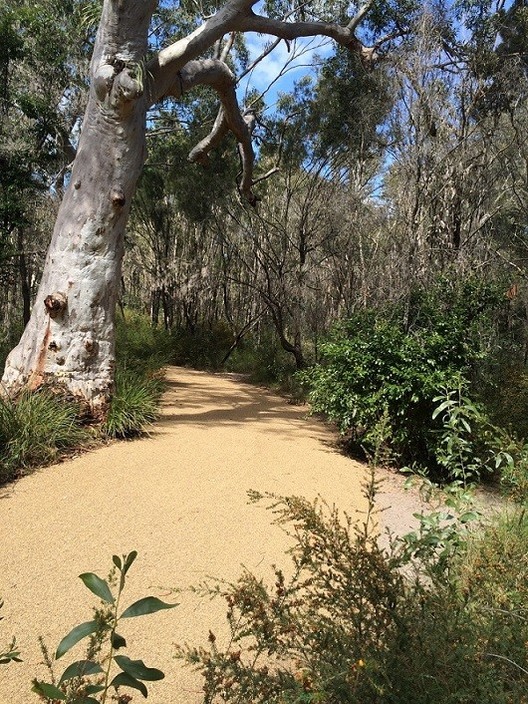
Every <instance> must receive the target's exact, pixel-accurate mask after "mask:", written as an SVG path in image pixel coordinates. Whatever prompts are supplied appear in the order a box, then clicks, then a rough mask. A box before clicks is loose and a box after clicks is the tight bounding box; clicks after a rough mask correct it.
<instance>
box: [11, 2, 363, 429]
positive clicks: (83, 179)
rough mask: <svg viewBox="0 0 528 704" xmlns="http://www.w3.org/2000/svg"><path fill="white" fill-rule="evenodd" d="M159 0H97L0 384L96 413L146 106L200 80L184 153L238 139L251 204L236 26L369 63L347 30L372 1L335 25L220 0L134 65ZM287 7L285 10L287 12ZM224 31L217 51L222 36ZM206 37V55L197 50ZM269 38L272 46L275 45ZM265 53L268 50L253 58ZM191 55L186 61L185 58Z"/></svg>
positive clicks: (107, 393) (104, 386) (111, 362)
mask: <svg viewBox="0 0 528 704" xmlns="http://www.w3.org/2000/svg"><path fill="white" fill-rule="evenodd" d="M158 2H159V0H103V12H102V17H101V21H100V25H99V31H98V33H97V38H96V43H95V48H94V55H93V58H92V63H91V67H90V95H89V102H88V106H87V109H86V114H85V117H84V121H83V127H82V134H81V139H80V142H79V147H78V151H77V155H76V158H75V162H74V166H73V171H72V175H71V182H70V185H69V187H68V189H67V191H66V194H65V196H64V200H63V203H62V205H61V208H60V211H59V214H58V218H57V222H56V225H55V228H54V232H53V238H52V242H51V245H50V248H49V251H48V255H47V258H46V263H45V267H44V273H43V277H42V282H41V285H40V289H39V292H38V295H37V298H36V301H35V304H34V306H33V311H32V314H31V319H30V321H29V323H28V325H27V327H26V330H25V331H24V334H23V336H22V339H21V341H20V343H19V344H18V346H17V347H16V348H15V349H14V350H13V352H11V354H10V355H9V357H8V359H7V363H6V369H5V372H4V376H3V379H2V387H1V388H0V391H4V392H8V393H11V394H16V393H18V392H19V391H20V390H21V389H23V388H36V387H38V386H40V385H42V384H44V383H47V382H50V383H53V384H61V385H62V386H64V387H65V388H66V389H67V390H68V391H69V392H70V393H72V394H74V395H76V396H78V397H79V398H81V399H84V400H85V401H86V402H87V403H88V404H89V405H90V407H91V410H92V413H93V414H94V415H96V416H98V415H99V416H104V414H105V411H106V408H107V406H108V402H109V399H110V397H111V393H112V387H113V380H114V366H115V358H114V315H115V303H116V299H117V288H118V285H119V281H120V269H121V260H122V256H123V235H124V230H125V226H126V222H127V218H128V213H129V209H130V203H131V199H132V196H133V194H134V191H135V187H136V183H137V179H138V177H139V174H140V172H141V167H142V165H143V161H144V158H145V126H146V125H145V122H146V112H147V108H148V107H149V105H151V104H153V103H156V102H157V101H159V100H160V99H162V98H163V97H164V96H167V95H171V96H173V97H175V98H180V97H181V96H182V93H183V92H184V91H185V92H186V91H189V90H191V89H193V88H194V87H196V86H198V85H208V86H210V87H212V88H213V89H214V90H216V92H217V93H218V96H219V99H220V102H221V104H222V106H221V109H220V111H219V113H218V116H217V119H216V120H215V123H214V125H213V128H212V131H211V133H210V134H209V135H208V136H207V137H205V138H204V139H202V141H201V142H200V143H199V144H198V145H196V147H195V148H194V149H193V150H192V151H191V154H190V155H189V159H190V160H191V161H197V162H200V163H206V162H207V155H208V153H209V152H210V150H211V149H213V148H214V147H216V146H217V145H218V144H219V142H220V141H221V140H222V139H223V137H224V136H225V135H226V134H227V132H229V131H231V132H233V134H234V135H235V137H236V139H237V141H238V149H239V154H240V161H241V174H240V178H239V183H238V188H239V191H240V194H241V195H242V196H243V197H244V198H245V199H246V200H247V201H248V202H249V203H251V204H252V205H254V204H255V202H256V198H255V195H254V194H253V191H252V187H253V184H254V181H253V163H254V154H253V149H252V145H251V133H252V127H253V125H254V122H255V117H254V115H253V114H252V113H251V112H248V113H246V114H245V115H244V116H243V115H242V114H241V113H240V110H239V107H238V103H237V99H236V93H235V86H236V79H235V76H234V75H233V73H232V71H231V70H230V68H229V66H228V65H227V63H226V61H227V57H228V54H229V51H230V48H231V47H232V46H233V43H234V36H235V33H236V32H260V33H269V34H272V35H274V36H277V37H281V38H283V39H285V40H291V39H294V38H295V37H300V36H302V37H307V36H315V35H323V36H328V37H332V38H333V39H334V40H335V41H337V42H338V43H340V44H342V45H343V46H346V47H348V48H349V49H350V50H351V51H354V52H356V53H359V54H360V55H361V56H362V57H364V58H368V59H369V60H370V59H371V58H372V56H373V55H374V54H375V52H374V50H373V49H369V48H366V47H363V46H362V45H361V43H360V42H359V41H358V39H357V38H356V36H355V34H354V32H355V30H356V28H357V26H358V24H359V23H360V21H361V20H362V19H363V17H364V16H365V14H366V11H367V10H368V8H369V7H370V5H371V4H372V3H371V2H366V3H365V4H364V5H363V6H362V7H361V8H360V9H359V10H358V13H357V15H356V17H355V18H353V19H351V20H350V22H349V23H348V24H347V26H346V27H340V26H338V25H334V24H331V23H330V24H329V23H326V22H320V21H310V22H306V21H300V22H292V21H280V20H276V19H273V18H270V17H264V16H260V15H258V14H255V13H254V12H253V7H254V6H255V5H257V3H258V0H226V2H224V4H223V6H221V7H220V9H219V10H218V11H217V12H216V13H215V14H214V15H212V16H210V17H208V18H207V19H206V20H205V21H204V22H203V24H201V25H200V26H199V27H197V28H196V29H195V30H194V31H193V32H191V33H190V34H188V35H187V36H186V37H183V38H181V39H178V40H176V41H175V42H174V43H173V44H171V45H169V46H167V47H165V48H164V49H162V50H161V51H159V52H158V54H157V55H155V56H154V57H153V58H152V59H151V60H150V61H149V62H148V64H147V63H146V61H145V57H146V53H147V39H148V28H149V22H150V19H151V16H152V13H153V11H154V9H155V8H156V6H157V4H158ZM290 14H291V13H288V16H290ZM226 34H231V36H230V38H229V40H227V41H226V43H225V47H224V49H225V50H221V48H222V40H223V38H224V36H225V35H226ZM215 44H216V45H217V49H216V50H215V52H214V56H215V58H202V59H199V58H198V57H200V56H203V54H204V53H205V52H207V50H208V49H210V48H211V47H212V46H213V45H215ZM276 44H277V43H275V46H276ZM267 53H269V48H266V49H265V50H264V51H263V54H262V56H265V55H267ZM197 59H198V60H197Z"/></svg>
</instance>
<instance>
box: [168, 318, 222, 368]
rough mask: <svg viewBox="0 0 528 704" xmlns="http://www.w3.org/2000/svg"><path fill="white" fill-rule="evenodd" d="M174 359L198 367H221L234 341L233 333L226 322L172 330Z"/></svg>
mask: <svg viewBox="0 0 528 704" xmlns="http://www.w3.org/2000/svg"><path fill="white" fill-rule="evenodd" d="M171 334H172V361H173V362H174V363H175V364H181V365H182V366H186V365H189V366H192V367H194V368H196V369H219V368H220V367H221V364H222V360H223V358H224V356H225V355H226V353H227V351H228V350H229V348H230V347H231V344H232V342H233V334H232V332H231V331H230V330H229V328H228V327H227V325H225V324H224V323H221V322H219V323H216V324H214V325H211V326H209V327H200V326H197V327H196V328H195V329H193V330H190V329H189V328H178V329H175V330H173V331H172V333H171Z"/></svg>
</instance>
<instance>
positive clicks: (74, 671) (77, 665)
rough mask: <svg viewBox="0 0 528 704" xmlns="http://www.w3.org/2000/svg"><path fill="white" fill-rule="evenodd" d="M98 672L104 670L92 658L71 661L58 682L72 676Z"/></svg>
mask: <svg viewBox="0 0 528 704" xmlns="http://www.w3.org/2000/svg"><path fill="white" fill-rule="evenodd" d="M100 672H104V670H103V668H102V667H101V665H99V664H98V663H96V662H93V661H92V660H77V662H72V664H71V665H69V666H68V667H67V668H66V669H65V670H64V672H63V673H62V677H61V678H60V680H59V684H62V683H63V682H66V680H71V679H73V678H74V677H84V676H89V675H96V674H98V673H100Z"/></svg>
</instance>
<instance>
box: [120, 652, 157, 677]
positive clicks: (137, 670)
mask: <svg viewBox="0 0 528 704" xmlns="http://www.w3.org/2000/svg"><path fill="white" fill-rule="evenodd" d="M114 660H115V661H116V663H117V664H118V665H119V667H120V668H121V669H122V670H123V671H124V672H126V673H127V674H129V675H131V676H132V677H135V678H136V679H138V680H145V681H147V682H155V681H157V680H162V679H163V678H164V677H165V675H164V673H163V672H162V671H161V670H157V669H156V668H155V667H147V666H146V665H145V663H144V662H143V660H131V659H130V658H127V656H126V655H116V656H115V657H114Z"/></svg>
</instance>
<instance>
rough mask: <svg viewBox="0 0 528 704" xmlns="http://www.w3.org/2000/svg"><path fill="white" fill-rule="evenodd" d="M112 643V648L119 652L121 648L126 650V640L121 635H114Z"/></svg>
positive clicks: (111, 639) (111, 638)
mask: <svg viewBox="0 0 528 704" xmlns="http://www.w3.org/2000/svg"><path fill="white" fill-rule="evenodd" d="M110 641H111V643H112V648H114V649H115V650H119V648H126V640H125V639H124V638H123V636H120V635H119V633H112V635H111V637H110Z"/></svg>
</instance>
